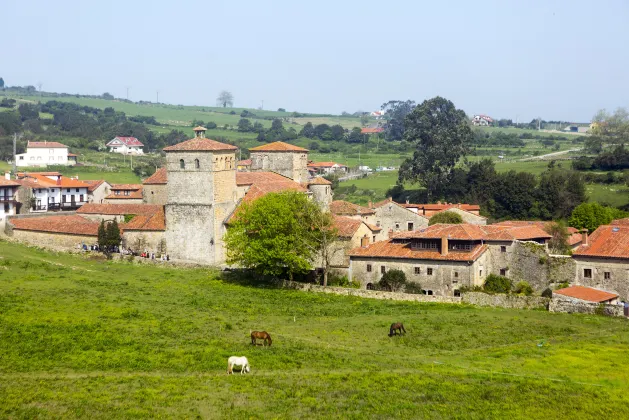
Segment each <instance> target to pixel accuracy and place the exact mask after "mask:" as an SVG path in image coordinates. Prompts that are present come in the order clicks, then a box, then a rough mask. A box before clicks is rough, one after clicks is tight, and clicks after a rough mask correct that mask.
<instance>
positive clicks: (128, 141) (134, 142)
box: [105, 136, 144, 147]
mask: <svg viewBox="0 0 629 420" xmlns="http://www.w3.org/2000/svg"><path fill="white" fill-rule="evenodd" d="M115 140H119V141H120V142H121V143H122V144H124V145H125V146H139V147H143V146H144V145H143V144H142V143H141V142H140V140H138V139H136V138H135V137H120V136H118V137H114V138H113V139H112V140H110V141H109V142H108V143H107V144H106V145H105V146H109V145H110V144H111V143H112V142H114V141H115Z"/></svg>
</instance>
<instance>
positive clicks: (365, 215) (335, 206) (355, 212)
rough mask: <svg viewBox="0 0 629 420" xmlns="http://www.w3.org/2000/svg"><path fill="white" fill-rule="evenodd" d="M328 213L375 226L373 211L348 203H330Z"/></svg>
mask: <svg viewBox="0 0 629 420" xmlns="http://www.w3.org/2000/svg"><path fill="white" fill-rule="evenodd" d="M330 212H331V213H332V214H335V215H337V216H346V217H350V218H352V219H356V220H362V221H364V222H367V223H370V224H375V223H376V221H375V214H376V212H375V211H374V210H373V209H370V208H368V207H363V206H359V205H358V204H354V203H350V202H349V201H343V200H334V201H332V202H331V203H330Z"/></svg>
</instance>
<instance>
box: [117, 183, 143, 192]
mask: <svg viewBox="0 0 629 420" xmlns="http://www.w3.org/2000/svg"><path fill="white" fill-rule="evenodd" d="M111 189H112V190H129V191H135V190H141V189H142V184H111Z"/></svg>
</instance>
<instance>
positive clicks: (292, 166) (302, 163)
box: [251, 150, 308, 182]
mask: <svg viewBox="0 0 629 420" xmlns="http://www.w3.org/2000/svg"><path fill="white" fill-rule="evenodd" d="M251 171H252V172H256V171H271V172H276V173H278V174H280V175H284V176H285V177H287V178H290V179H292V180H293V181H295V182H306V181H307V180H308V152H302V151H299V152H297V151H254V150H252V151H251Z"/></svg>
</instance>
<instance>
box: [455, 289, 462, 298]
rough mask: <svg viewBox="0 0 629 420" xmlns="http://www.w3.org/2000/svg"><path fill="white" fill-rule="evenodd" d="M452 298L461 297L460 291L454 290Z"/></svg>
mask: <svg viewBox="0 0 629 420" xmlns="http://www.w3.org/2000/svg"><path fill="white" fill-rule="evenodd" d="M454 296H456V297H460V296H461V291H460V290H459V289H456V290H455V291H454Z"/></svg>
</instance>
